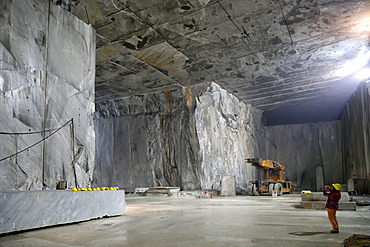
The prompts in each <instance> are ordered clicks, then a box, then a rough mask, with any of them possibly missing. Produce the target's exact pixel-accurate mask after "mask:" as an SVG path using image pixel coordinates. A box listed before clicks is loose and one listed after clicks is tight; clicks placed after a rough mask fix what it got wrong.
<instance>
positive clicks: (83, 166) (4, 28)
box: [0, 0, 95, 190]
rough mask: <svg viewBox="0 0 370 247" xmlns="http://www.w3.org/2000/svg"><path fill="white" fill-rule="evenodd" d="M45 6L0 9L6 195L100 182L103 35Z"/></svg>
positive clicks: (31, 1) (1, 169) (0, 155)
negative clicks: (99, 39)
mask: <svg viewBox="0 0 370 247" xmlns="http://www.w3.org/2000/svg"><path fill="white" fill-rule="evenodd" d="M45 3H46V4H40V3H39V1H37V0H24V1H2V2H1V4H0V8H1V13H2V15H1V16H0V21H1V23H2V24H1V27H0V92H1V93H0V101H1V108H0V129H1V131H2V133H1V134H0V142H1V143H2V144H3V145H2V146H1V149H0V160H1V161H0V176H1V183H0V190H33V189H42V188H45V189H55V186H56V184H57V182H58V181H67V182H68V184H69V186H70V187H71V186H75V185H76V186H86V185H88V184H89V183H90V181H91V180H92V171H93V168H94V162H95V158H94V156H95V134H94V128H93V114H94V111H95V105H94V77H95V32H94V30H93V28H92V27H91V26H89V25H86V24H85V23H83V22H82V21H80V20H78V19H77V18H76V17H74V16H73V15H71V14H70V13H68V12H67V11H65V10H64V9H62V8H61V7H59V6H56V5H54V4H53V3H51V2H45ZM72 119H73V125H72V121H71V120H72ZM15 133H19V134H15ZM21 151H23V152H21ZM18 152H20V153H18ZM17 153H18V154H17ZM14 154H17V155H14Z"/></svg>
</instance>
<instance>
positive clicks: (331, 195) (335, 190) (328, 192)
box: [323, 184, 342, 233]
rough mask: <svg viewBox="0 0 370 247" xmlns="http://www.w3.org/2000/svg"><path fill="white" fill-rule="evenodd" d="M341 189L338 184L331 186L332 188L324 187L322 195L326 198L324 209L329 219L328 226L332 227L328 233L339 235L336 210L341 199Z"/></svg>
mask: <svg viewBox="0 0 370 247" xmlns="http://www.w3.org/2000/svg"><path fill="white" fill-rule="evenodd" d="M341 188H342V186H341V185H340V184H332V186H330V185H325V186H324V191H323V194H324V196H327V197H328V199H327V201H326V206H325V208H326V209H327V211H328V218H329V221H330V224H331V225H332V227H333V230H331V231H330V233H339V225H338V220H337V210H338V207H339V200H340V198H341V193H340V189H341Z"/></svg>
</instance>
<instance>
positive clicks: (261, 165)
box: [246, 158, 294, 196]
mask: <svg viewBox="0 0 370 247" xmlns="http://www.w3.org/2000/svg"><path fill="white" fill-rule="evenodd" d="M246 162H247V163H251V164H252V165H253V166H255V167H257V169H258V170H262V171H263V180H256V181H250V182H249V183H248V193H249V195H253V196H259V195H263V194H268V195H272V194H273V193H274V192H275V193H276V194H277V195H278V196H281V195H282V194H283V193H293V191H294V183H293V182H290V181H285V174H284V169H285V168H286V165H285V164H283V163H280V162H276V161H273V160H265V159H261V158H250V159H246Z"/></svg>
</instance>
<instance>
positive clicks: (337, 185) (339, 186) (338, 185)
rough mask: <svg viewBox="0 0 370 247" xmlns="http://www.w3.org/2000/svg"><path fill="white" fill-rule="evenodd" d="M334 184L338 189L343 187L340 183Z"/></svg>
mask: <svg viewBox="0 0 370 247" xmlns="http://www.w3.org/2000/svg"><path fill="white" fill-rule="evenodd" d="M332 185H333V187H334V189H336V190H340V189H341V188H342V185H340V184H332Z"/></svg>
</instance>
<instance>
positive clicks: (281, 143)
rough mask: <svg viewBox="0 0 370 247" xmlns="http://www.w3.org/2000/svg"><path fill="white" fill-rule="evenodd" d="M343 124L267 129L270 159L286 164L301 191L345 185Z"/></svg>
mask: <svg viewBox="0 0 370 247" xmlns="http://www.w3.org/2000/svg"><path fill="white" fill-rule="evenodd" d="M340 127H341V125H340V121H331V122H319V123H309V124H293V125H280V126H269V127H266V142H267V144H266V149H267V150H266V153H267V157H270V159H274V160H276V161H279V162H282V163H285V164H286V165H287V168H286V170H285V175H286V179H287V180H290V181H294V182H295V183H296V187H297V188H298V189H310V190H317V191H321V189H322V187H323V186H324V184H327V183H343V180H344V179H343V175H342V152H341V145H342V140H341V134H340V133H341V131H340Z"/></svg>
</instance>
